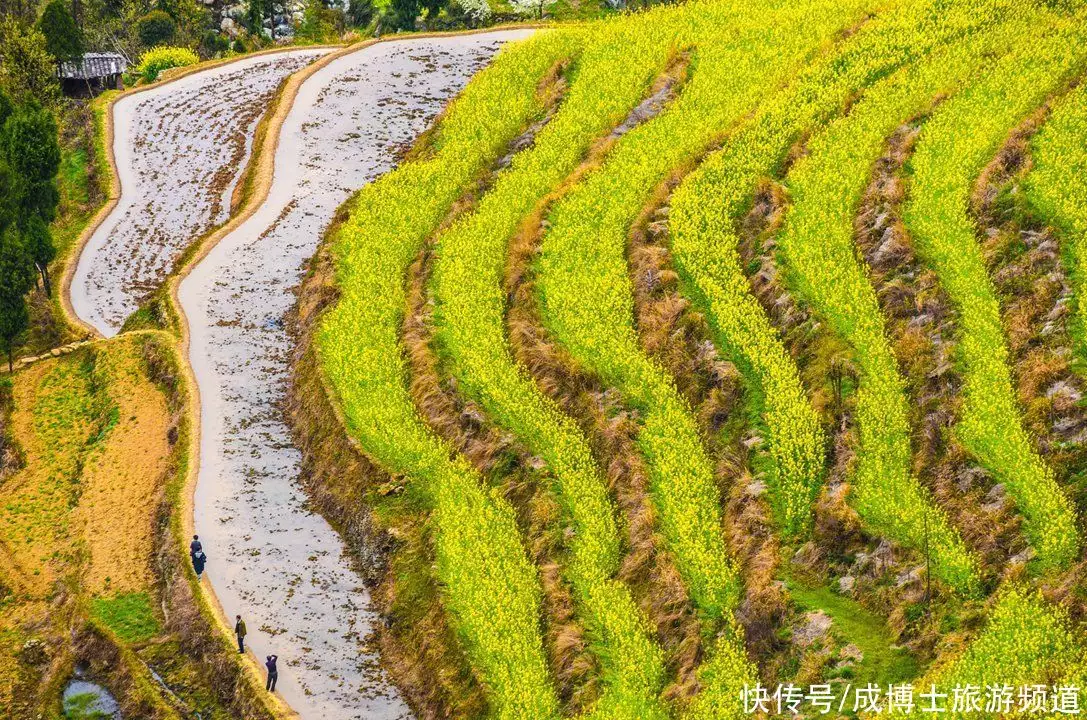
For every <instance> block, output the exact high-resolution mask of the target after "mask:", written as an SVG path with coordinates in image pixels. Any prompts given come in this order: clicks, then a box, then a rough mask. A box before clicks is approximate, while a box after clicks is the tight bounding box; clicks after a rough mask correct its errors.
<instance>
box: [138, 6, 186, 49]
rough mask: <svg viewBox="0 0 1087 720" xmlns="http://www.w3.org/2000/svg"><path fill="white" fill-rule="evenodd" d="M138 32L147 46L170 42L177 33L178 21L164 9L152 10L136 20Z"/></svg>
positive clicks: (141, 40)
mask: <svg viewBox="0 0 1087 720" xmlns="http://www.w3.org/2000/svg"><path fill="white" fill-rule="evenodd" d="M136 34H137V35H139V36H140V42H142V43H143V44H144V45H146V46H147V47H155V46H156V45H162V44H163V43H168V42H170V41H171V40H173V39H174V35H175V34H177V23H175V22H174V19H173V18H172V17H170V15H169V14H167V13H165V12H163V11H162V10H152V11H151V12H149V13H147V14H146V15H144V16H143V17H142V18H140V19H139V20H137V21H136Z"/></svg>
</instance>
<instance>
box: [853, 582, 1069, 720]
mask: <svg viewBox="0 0 1087 720" xmlns="http://www.w3.org/2000/svg"><path fill="white" fill-rule="evenodd" d="M1082 663H1083V647H1082V644H1081V641H1080V639H1079V638H1077V637H1076V635H1075V634H1073V632H1072V631H1071V629H1070V622H1069V619H1068V615H1067V613H1065V612H1064V611H1062V610H1061V609H1059V608H1057V607H1054V606H1053V605H1051V604H1049V603H1047V602H1046V601H1045V600H1044V599H1043V598H1042V596H1041V595H1040V594H1039V593H1036V592H1032V591H1030V590H1028V589H1026V588H1023V587H1010V588H1008V589H1006V590H1004V591H1003V592H1002V594H1001V596H1000V598H999V599H998V600H997V602H996V605H995V607H994V608H993V610H992V611H991V613H990V615H989V621H988V624H987V625H986V627H985V629H984V630H983V631H982V632H981V634H980V635H979V636H978V637H977V639H976V640H974V642H973V643H972V644H971V645H970V647H969V648H968V649H967V650H966V651H964V652H963V653H962V654H961V655H959V656H957V657H954V658H948V659H947V660H945V661H944V662H942V663H941V664H940V665H939V666H938V667H937V668H935V669H934V670H932V671H931V672H930V673H928V674H927V675H926V676H925V678H924V680H923V681H922V682H918V683H917V684H916V685H917V687H918V688H919V689H922V688H923V689H924V691H925V692H927V691H928V690H929V688H930V687H931V686H932V685H935V686H936V689H937V690H938V691H939V692H942V693H948V694H949V696H950V694H951V693H952V688H955V687H960V688H965V687H967V686H968V685H972V686H974V687H976V688H979V689H980V705H979V708H978V710H973V711H970V712H951V709H952V707H953V698H951V697H949V698H947V699H945V700H944V701H943V702H942V703H941V704H942V705H943V706H944V707H946V709H947V712H943V713H940V714H939V716H940V717H945V718H955V719H958V718H994V717H1008V714H1007V713H997V712H992V711H985V710H986V701H987V697H986V694H985V693H987V692H988V688H989V687H991V686H994V685H995V686H998V687H999V686H1003V685H1008V686H1011V687H1012V688H1016V690H1015V691H1013V695H1012V699H1011V702H1010V708H1011V709H1014V708H1016V707H1018V703H1019V697H1018V694H1017V693H1018V690H1017V689H1018V688H1019V687H1021V686H1024V685H1026V686H1035V685H1037V684H1041V685H1042V686H1046V685H1047V684H1052V686H1061V685H1065V684H1068V685H1073V686H1074V684H1075V680H1076V673H1077V672H1079V673H1082V668H1083V667H1084V666H1083V664H1082ZM1077 692H1078V690H1077ZM928 702H929V701H927V700H926V701H919V702H918V706H917V707H916V708H914V712H917V713H920V712H921V708H922V707H926V706H927V703H928ZM1051 709H1052V705H1049V704H1047V705H1046V707H1045V708H1044V709H1043V711H1042V712H1040V713H1039V712H1037V711H1035V712H1033V713H1031V715H1033V716H1034V717H1065V715H1063V714H1055V715H1052V716H1050V715H1048V714H1047V713H1046V712H1045V711H1048V710H1051ZM979 710H980V711H981V712H979ZM910 716H911V714H909V713H902V712H895V713H890V714H885V715H883V716H882V717H891V718H899V717H910ZM870 717H877V716H870Z"/></svg>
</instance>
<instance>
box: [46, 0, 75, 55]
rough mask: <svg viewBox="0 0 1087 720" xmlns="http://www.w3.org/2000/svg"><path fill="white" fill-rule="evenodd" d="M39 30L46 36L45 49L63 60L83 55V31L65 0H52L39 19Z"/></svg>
mask: <svg viewBox="0 0 1087 720" xmlns="http://www.w3.org/2000/svg"><path fill="white" fill-rule="evenodd" d="M38 30H39V31H40V32H41V34H42V35H43V36H44V37H45V49H46V50H48V51H49V54H50V55H52V56H53V57H54V58H56V59H57V60H58V61H61V60H75V59H77V58H81V57H83V32H82V31H81V30H80V29H79V27H78V26H77V25H76V24H75V19H74V18H73V17H72V14H71V13H69V12H68V8H67V6H65V4H64V0H51V2H50V3H49V4H48V5H46V6H45V10H44V11H43V12H42V16H41V18H40V19H39V20H38Z"/></svg>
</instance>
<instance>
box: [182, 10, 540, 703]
mask: <svg viewBox="0 0 1087 720" xmlns="http://www.w3.org/2000/svg"><path fill="white" fill-rule="evenodd" d="M529 32H531V31H525V30H517V31H513V30H510V31H496V32H492V33H485V34H475V35H461V36H446V37H437V38H433V37H432V38H405V39H403V40H396V41H391V42H384V43H378V44H375V45H371V46H369V47H366V48H363V49H360V50H358V51H356V52H353V53H350V54H348V55H344V56H342V57H339V58H336V59H335V60H333V61H332V62H330V63H329V64H328V65H326V66H325V67H323V68H321V69H319V70H318V71H317V72H316V73H314V74H313V75H312V76H311V77H310V78H308V79H307V80H306V81H305V82H304V83H303V84H302V85H301V86H300V88H299V91H298V96H297V98H296V100H295V102H294V104H293V106H292V108H291V110H290V112H289V113H288V115H287V117H286V119H285V121H284V124H283V127H282V130H281V132H280V136H279V145H278V148H277V150H276V154H275V172H274V177H273V181H272V186H271V189H270V192H269V195H268V197H267V199H266V200H265V201H264V203H263V204H262V205H261V206H260V207H259V208H258V210H257V211H256V213H255V214H254V215H253V216H252V217H250V218H249V219H248V220H246V221H245V222H244V223H242V224H241V225H239V226H238V227H237V228H236V229H235V230H234V231H233V232H231V233H230V234H228V235H226V236H225V237H224V238H223V239H222V240H221V241H220V242H219V243H218V244H217V245H216V246H215V247H214V248H213V249H212V250H211V251H210V253H209V254H208V255H207V257H206V258H204V259H203V260H202V261H201V262H200V263H199V264H198V265H197V266H196V267H195V268H194V269H193V271H192V273H191V274H190V275H189V276H188V277H186V278H185V279H184V280H183V281H182V283H181V285H180V287H179V292H178V297H179V300H180V302H181V306H182V309H183V311H184V312H185V315H186V316H187V318H188V321H189V326H190V333H191V341H190V347H189V356H190V360H191V363H192V366H193V370H194V373H195V376H196V381H197V386H198V389H199V393H200V396H201V424H202V432H201V448H200V454H201V463H200V475H199V480H198V484H197V488H196V497H195V515H196V517H195V526H196V532H197V533H199V535H200V537H201V539H202V540H203V541H205V547H206V548H209V549H210V553H209V555H210V560H209V563H208V575H209V579H210V582H211V584H212V586H213V588H214V589H215V592H216V595H217V596H218V599H219V601H220V603H221V605H222V606H223V608H224V611H225V612H226V613H227V615H228V616H229V617H233V616H234V614H235V613H238V612H240V613H242V614H243V615H244V616H245V617H246V620H247V625H248V628H249V644H250V645H251V647H252V649H253V650H254V651H255V652H256V654H257V656H258V657H264V656H265V655H266V654H269V653H273V652H274V653H277V654H278V655H279V656H280V658H281V662H280V668H281V669H280V685H279V691H280V693H281V695H282V696H283V697H284V699H285V700H286V701H287V702H288V703H289V704H290V705H291V706H292V707H293V708H294V709H295V710H296V711H297V712H298V713H299V714H301V715H302V717H304V718H321V719H322V720H324V719H326V718H327V719H330V720H337V719H340V718H363V717H365V718H373V719H383V718H399V717H404V716H407V715H408V714H409V712H408V709H407V707H406V705H405V704H404V702H403V700H402V699H401V698H400V697H399V695H398V694H397V693H396V691H395V689H394V688H393V687H392V685H391V684H390V683H389V682H388V680H387V678H386V677H385V676H384V673H383V672H382V670H381V669H380V666H379V664H378V660H377V656H376V655H375V654H374V651H373V650H372V649H370V648H369V647H368V644H367V643H366V642H365V640H366V636H367V635H369V633H370V630H371V627H372V625H373V624H374V623H375V622H377V621H378V618H377V617H376V616H375V615H374V613H373V611H372V610H371V609H370V601H369V596H368V594H367V592H366V589H365V587H364V586H363V585H362V582H361V580H360V578H359V576H358V575H357V574H355V573H354V572H353V571H352V569H351V567H350V563H349V561H348V559H347V558H346V556H345V546H344V543H343V541H342V540H341V538H340V537H339V536H338V535H337V534H336V533H335V532H334V531H333V530H332V528H331V527H330V526H329V525H328V524H327V523H326V522H325V521H324V519H323V518H322V517H320V516H319V515H317V514H315V513H313V512H311V511H310V510H309V509H308V508H307V507H306V497H305V495H304V493H303V491H302V489H301V488H300V487H299V484H298V482H297V479H298V476H299V473H300V468H299V459H300V453H299V452H298V450H297V449H296V448H294V447H293V446H292V445H291V440H290V434H289V431H288V427H287V425H286V424H285V422H284V420H283V418H282V413H281V409H280V408H281V404H282V401H283V399H284V395H285V384H286V381H287V377H288V374H289V359H288V355H289V349H290V338H289V337H288V334H287V332H286V331H285V329H284V322H283V318H284V315H285V314H286V313H287V311H288V310H289V309H290V307H291V305H292V304H293V302H294V295H293V294H292V292H291V289H292V288H293V287H294V286H296V285H297V284H298V283H299V282H300V281H301V278H302V273H303V268H304V264H305V262H306V260H307V258H309V257H310V256H311V255H312V254H313V252H314V250H315V249H316V247H317V244H318V242H319V241H320V238H321V235H322V233H323V231H324V229H325V228H326V227H327V226H328V225H329V224H330V222H331V221H332V219H333V217H334V215H335V212H336V209H337V208H338V207H339V206H340V205H341V204H342V203H343V202H344V201H346V200H347V199H348V198H349V197H350V196H351V194H352V193H354V192H355V191H357V190H358V189H359V188H360V187H362V186H363V185H365V184H366V183H367V182H369V181H371V180H373V179H374V178H376V177H377V176H379V175H380V174H382V173H384V172H386V171H388V170H389V169H390V168H391V167H392V166H393V165H394V164H395V162H396V158H397V154H398V150H399V149H400V148H402V147H404V146H405V145H406V144H407V143H410V142H411V141H412V140H413V139H414V138H415V137H416V136H417V135H418V133H420V132H421V131H422V130H423V129H424V128H425V127H426V125H427V123H428V122H429V121H430V120H431V119H432V118H433V117H434V116H435V115H436V114H437V113H438V112H439V111H440V110H441V108H442V106H443V105H444V104H445V102H446V101H447V100H448V99H449V98H450V97H451V96H452V95H454V94H455V93H456V92H457V91H458V90H460V88H462V87H463V86H464V84H465V83H466V82H467V81H468V79H469V78H470V77H471V75H472V74H473V73H475V72H476V71H477V70H478V69H480V68H481V67H482V66H483V65H484V64H486V63H487V62H488V60H489V59H490V58H491V57H492V56H493V54H494V52H495V51H496V50H497V49H498V47H499V46H500V44H501V43H502V42H505V41H508V40H514V39H518V38H521V37H525V36H526V35H527V34H529Z"/></svg>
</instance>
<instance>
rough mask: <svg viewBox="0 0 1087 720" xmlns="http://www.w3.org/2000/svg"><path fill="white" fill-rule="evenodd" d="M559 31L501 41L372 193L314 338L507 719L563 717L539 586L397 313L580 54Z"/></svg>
mask: <svg viewBox="0 0 1087 720" xmlns="http://www.w3.org/2000/svg"><path fill="white" fill-rule="evenodd" d="M580 37H581V36H580V35H579V34H578V33H575V32H569V31H561V32H550V33H546V34H543V35H542V36H538V37H536V38H533V39H531V40H529V41H527V42H526V43H521V44H518V45H516V46H514V47H512V48H510V49H508V50H505V51H503V52H501V53H499V55H498V56H497V57H496V59H495V61H494V63H493V64H492V65H491V66H490V67H489V68H488V69H487V70H485V71H483V72H482V73H480V75H479V76H477V77H476V78H475V79H474V80H473V82H472V83H470V84H469V86H468V87H467V88H466V89H465V90H464V92H463V93H462V94H461V96H460V97H459V98H458V100H456V101H455V102H454V103H453V104H452V105H451V106H450V109H449V111H448V113H447V115H446V117H445V118H444V120H443V121H442V123H441V125H440V127H439V130H438V132H437V134H436V136H435V138H434V145H433V150H432V154H431V156H430V157H427V158H424V159H421V160H419V161H416V162H409V163H407V164H405V165H403V166H401V167H400V168H399V169H398V170H397V171H396V172H393V173H390V174H388V175H385V176H384V177H382V178H381V179H380V180H378V181H377V182H375V183H373V184H371V185H369V186H367V187H366V188H364V189H363V190H362V191H361V192H360V193H359V195H358V196H357V197H356V200H355V202H354V207H353V211H352V216H351V218H350V219H349V220H348V221H347V222H346V223H345V224H344V226H343V227H342V229H341V231H340V232H339V234H338V236H337V237H336V239H335V241H334V245H333V252H334V254H335V255H336V257H337V259H338V261H339V262H338V281H339V284H340V287H341V288H342V289H343V294H342V296H341V298H340V302H339V303H338V305H337V306H336V308H335V309H334V310H332V311H330V312H329V313H328V315H326V316H325V318H324V320H323V321H322V324H321V327H320V328H319V329H318V332H317V337H316V347H317V351H318V354H319V357H320V359H321V361H322V363H323V365H324V368H325V371H326V373H327V375H328V378H329V380H330V381H331V384H332V387H333V389H334V391H335V393H336V394H337V395H338V397H339V400H340V403H341V405H342V408H343V412H344V416H345V419H346V422H347V427H348V431H349V432H350V433H351V434H352V435H353V436H354V437H355V438H356V439H357V440H358V441H359V443H360V444H361V446H362V447H363V449H365V450H366V452H367V453H369V454H370V455H371V456H372V457H374V458H375V459H376V460H377V461H378V462H379V463H380V464H382V465H383V466H385V467H386V468H387V469H388V470H390V471H391V472H394V473H402V474H405V475H408V476H409V477H410V479H411V482H410V483H409V486H410V492H412V493H415V494H417V495H418V496H419V500H420V502H422V503H423V504H424V505H425V506H426V507H427V508H429V509H430V510H431V512H432V514H433V515H432V517H433V526H434V542H435V546H436V554H437V564H436V574H437V576H438V578H439V580H440V581H441V583H442V584H443V586H444V590H445V599H446V603H447V607H448V609H449V612H450V615H451V617H452V619H453V624H454V626H455V627H456V628H457V630H458V632H459V634H460V636H461V638H462V641H463V642H464V645H465V648H466V651H467V653H468V655H469V657H470V658H471V660H472V662H473V664H474V666H475V668H476V670H477V672H478V673H479V675H480V678H481V680H482V681H483V683H484V685H485V686H486V687H487V689H488V691H489V692H490V695H491V699H492V703H493V707H494V711H495V713H496V715H497V716H498V717H508V718H513V717H525V718H528V717H533V718H548V717H555V716H556V715H557V713H558V700H557V698H556V696H555V691H554V688H553V686H552V682H551V679H550V677H549V675H548V671H547V664H546V660H545V658H544V652H543V646H542V640H541V634H540V627H539V609H540V608H539V605H540V588H539V581H538V578H537V576H536V572H535V569H534V568H533V567H532V566H531V565H530V564H529V562H528V560H527V558H526V557H525V552H524V548H523V547H522V546H521V542H520V538H519V537H518V531H517V526H516V523H515V519H514V515H513V511H512V509H511V508H510V507H509V505H508V503H506V502H505V501H504V500H503V499H502V498H500V497H498V496H497V495H496V494H493V493H489V492H488V491H487V490H486V489H485V488H484V487H483V486H482V479H481V478H480V476H479V474H478V473H477V472H476V471H475V469H474V468H473V467H472V466H471V465H470V464H469V463H468V462H467V461H466V460H465V459H464V458H462V457H459V456H455V455H454V453H453V452H452V450H451V448H449V447H448V446H447V445H446V444H444V443H443V442H441V441H440V440H439V439H438V438H437V437H436V436H435V435H434V434H432V433H431V431H430V430H429V429H428V428H427V427H426V425H425V424H424V423H423V421H422V419H421V418H420V417H419V414H418V412H417V411H416V409H415V407H414V406H413V404H412V400H411V396H410V394H409V392H408V389H407V385H406V369H405V361H404V355H403V348H402V347H401V344H400V329H401V320H402V316H403V312H404V306H405V289H404V279H405V273H406V270H407V267H408V265H409V264H410V263H411V261H412V259H413V258H414V257H415V255H416V254H417V252H418V251H419V249H420V247H421V246H422V244H423V241H424V239H425V238H426V236H427V235H428V234H429V233H431V232H433V230H434V229H435V228H436V227H437V225H438V223H439V222H440V221H441V219H442V217H443V216H444V215H445V213H446V212H447V211H448V209H449V208H450V207H451V206H452V204H453V203H454V201H455V200H456V199H457V198H458V197H460V196H461V195H462V194H463V192H464V191H465V190H466V189H467V187H468V186H469V185H470V183H471V182H472V181H473V180H474V178H475V177H476V176H477V175H478V174H479V173H480V172H481V171H482V170H484V169H485V168H487V167H488V166H489V165H490V164H491V163H492V162H494V161H495V160H496V159H497V158H498V156H499V155H500V154H501V153H502V152H503V151H504V149H505V148H506V146H507V145H508V143H509V142H510V141H512V140H513V139H514V137H516V135H517V134H518V133H519V132H520V131H521V129H522V128H523V127H524V126H525V125H526V124H527V123H528V122H529V121H530V120H531V119H532V118H533V117H534V116H536V115H537V114H539V113H540V112H541V111H542V105H541V102H540V99H539V98H538V96H537V93H536V87H537V84H538V83H539V82H540V81H541V79H542V78H544V77H545V75H546V74H547V72H548V71H549V70H550V69H551V68H552V67H553V66H554V65H555V64H556V63H557V62H559V61H561V60H563V59H564V58H568V57H569V56H571V55H572V54H573V53H574V52H575V51H576V49H577V47H578V43H579V41H580Z"/></svg>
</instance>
